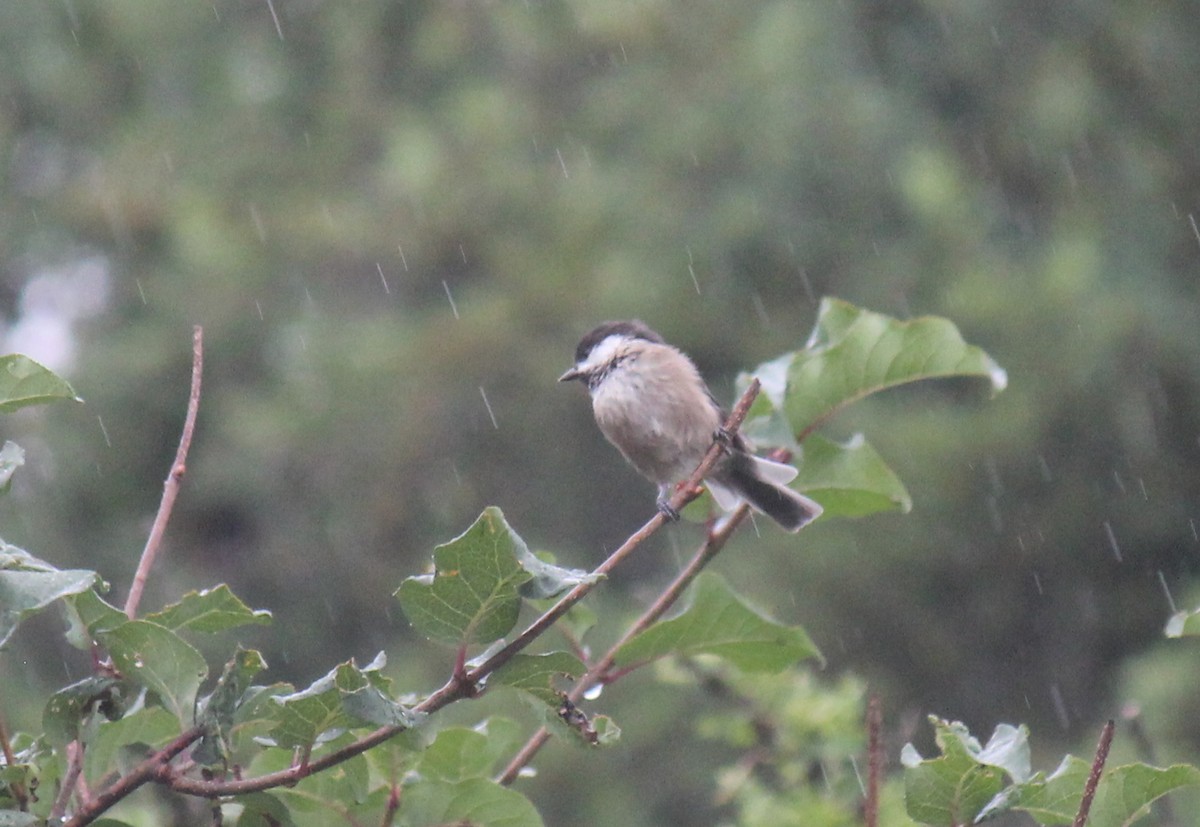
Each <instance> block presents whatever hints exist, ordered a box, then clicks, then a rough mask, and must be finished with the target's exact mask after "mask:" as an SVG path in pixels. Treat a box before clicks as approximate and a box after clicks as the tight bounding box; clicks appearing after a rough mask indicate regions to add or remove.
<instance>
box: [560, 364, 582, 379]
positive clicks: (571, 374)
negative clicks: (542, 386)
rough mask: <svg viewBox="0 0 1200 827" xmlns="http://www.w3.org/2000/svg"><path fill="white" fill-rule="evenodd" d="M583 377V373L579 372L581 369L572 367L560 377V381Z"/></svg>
mask: <svg viewBox="0 0 1200 827" xmlns="http://www.w3.org/2000/svg"><path fill="white" fill-rule="evenodd" d="M582 378H583V374H582V373H580V372H579V369H578V368H575V367H572V368H571V369H570V370H568V371H567V372H566V373H564V374H563V375H562V376H560V377H558V381H559V382H570V381H571V380H572V379H582Z"/></svg>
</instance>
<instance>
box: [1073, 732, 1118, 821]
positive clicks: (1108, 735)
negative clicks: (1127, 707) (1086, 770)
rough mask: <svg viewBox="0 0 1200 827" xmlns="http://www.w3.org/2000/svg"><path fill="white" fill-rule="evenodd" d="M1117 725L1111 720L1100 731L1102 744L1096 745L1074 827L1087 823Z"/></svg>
mask: <svg viewBox="0 0 1200 827" xmlns="http://www.w3.org/2000/svg"><path fill="white" fill-rule="evenodd" d="M1114 729H1115V725H1114V724H1113V721H1112V719H1111V718H1110V719H1109V721H1108V723H1106V724H1105V725H1104V729H1102V730H1100V742H1099V743H1098V744H1096V757H1095V758H1094V759H1092V771H1091V773H1090V774H1089V775H1088V780H1087V783H1086V784H1084V786H1083V798H1081V799H1080V800H1079V812H1077V813H1076V814H1075V822H1074V827H1083V825H1084V824H1086V823H1087V818H1088V811H1089V810H1091V809H1092V799H1093V798H1095V797H1096V788H1097V787H1098V786H1100V775H1101V773H1103V772H1104V762H1105V761H1107V760H1108V748H1109V747H1110V746H1112V739H1113V730H1114Z"/></svg>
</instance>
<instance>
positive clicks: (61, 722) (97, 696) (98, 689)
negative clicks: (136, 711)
mask: <svg viewBox="0 0 1200 827" xmlns="http://www.w3.org/2000/svg"><path fill="white" fill-rule="evenodd" d="M139 692H140V690H137V689H134V687H133V686H132V685H130V684H129V683H127V682H125V681H122V680H120V679H118V678H114V677H111V676H107V675H93V676H91V677H87V678H84V679H83V680H81V681H77V682H75V683H73V684H71V685H70V686H66V687H63V688H62V689H60V690H58V691H57V692H55V693H54V694H53V695H51V696H50V700H48V701H46V707H45V709H43V710H42V728H43V729H44V730H45V732H46V740H48V741H49V742H50V743H52V744H55V745H56V746H62V745H64V744H67V743H68V742H70V741H74V740H75V739H77V738H79V737H80V728H81V725H82V724H83V721H84V719H85V718H87V717H88V716H90V715H92V714H93V713H95V712H99V713H100V714H101V715H103V716H104V717H105V718H108V719H109V720H114V719H117V718H120V717H121V716H122V715H124V714H125V707H126V706H127V705H128V704H129V703H130V701H131V700H132V697H133V696H134V695H136V694H138V693H139Z"/></svg>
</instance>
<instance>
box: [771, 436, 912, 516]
mask: <svg viewBox="0 0 1200 827" xmlns="http://www.w3.org/2000/svg"><path fill="white" fill-rule="evenodd" d="M793 485H794V486H795V487H796V488H797V489H798V490H800V491H803V492H804V493H805V494H807V495H808V496H810V497H812V498H813V499H815V500H816V501H817V502H819V503H820V504H821V505H822V506H823V507H824V508H825V515H824V516H826V517H831V516H838V517H865V516H866V515H868V514H875V513H877V512H880V511H897V510H899V511H902V512H905V513H907V512H908V511H910V510H911V509H912V498H911V497H910V496H909V495H908V490H907V489H906V488H905V487H904V483H902V482H900V478H899V477H897V476H896V474H895V473H894V472H893V471H892V469H891V468H889V467H888V465H887V463H886V462H884V461H883V457H881V456H879V454H878V453H877V452H876V451H875V449H874V448H872V447H871V446H870V445H869V444H868V443H867V441H866V440H865V439H863V437H862V435H861V434H857V435H855V436H853V437H851V438H850V439H849V440H847V441H846V442H842V443H839V442H834V441H832V440H828V439H825V438H824V437H822V436H820V435H818V434H811V435H810V436H809V437H808V439H806V440H805V441H804V461H803V462H802V463H800V475H799V477H798V478H797V480H796V482H795V483H793Z"/></svg>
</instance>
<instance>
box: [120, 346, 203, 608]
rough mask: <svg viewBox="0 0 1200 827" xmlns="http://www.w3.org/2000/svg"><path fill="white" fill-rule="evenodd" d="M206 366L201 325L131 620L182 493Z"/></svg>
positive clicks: (129, 602) (133, 593) (133, 592)
mask: <svg viewBox="0 0 1200 827" xmlns="http://www.w3.org/2000/svg"><path fill="white" fill-rule="evenodd" d="M203 367H204V329H203V328H201V327H200V325H196V326H195V327H193V328H192V390H191V393H190V394H189V395H188V406H187V415H186V416H185V417H184V420H183V433H182V434H180V437H179V448H178V449H177V450H176V451H175V462H174V463H172V464H171V471H170V473H168V474H167V479H166V481H165V482H164V483H163V494H162V500H161V501H160V502H159V504H158V513H157V514H155V515H154V524H153V525H152V526H151V527H150V536H149V537H147V538H146V547H145V548H144V549H142V558H141V559H140V560H139V561H138V566H137V572H136V573H135V574H134V575H133V583H132V584H131V585H130V587H129V597H128V598H126V600H125V616H126V617H128V618H129V619H130V620H133V618H134V617H135V616H136V615H137V610H138V604H139V603H140V602H141V600H142V591H143V590H144V589H145V588H146V578H147V577H149V576H150V567H151V566H152V565H154V559H155V558H156V557H157V556H158V550H159V548H160V547H161V546H162V539H163V534H165V533H166V530H167V521H168V520H170V519H171V509H172V508H174V506H175V497H176V496H177V495H178V494H179V481H180V480H181V479H182V478H183V473H184V471H186V470H187V455H188V449H189V448H190V447H191V445H192V433H193V431H195V429H196V411H197V409H198V408H199V407H200V374H201V372H202V370H203Z"/></svg>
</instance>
